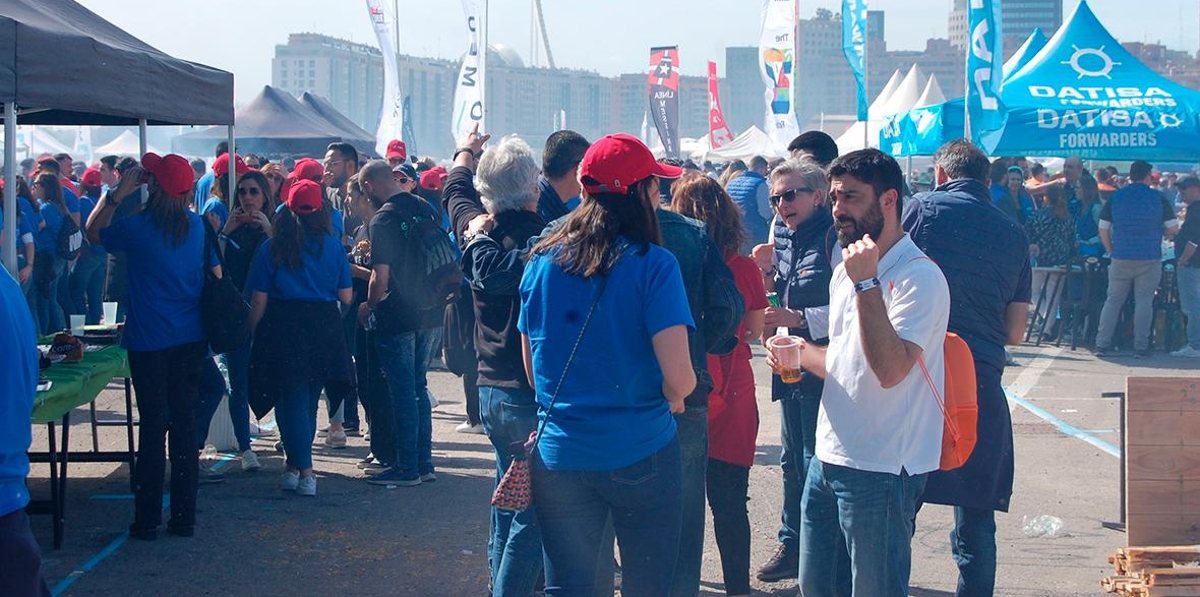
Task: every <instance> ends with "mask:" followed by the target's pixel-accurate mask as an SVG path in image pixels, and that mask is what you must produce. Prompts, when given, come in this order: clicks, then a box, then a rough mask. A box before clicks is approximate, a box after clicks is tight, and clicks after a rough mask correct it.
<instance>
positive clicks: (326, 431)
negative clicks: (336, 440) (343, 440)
mask: <svg viewBox="0 0 1200 597" xmlns="http://www.w3.org/2000/svg"><path fill="white" fill-rule="evenodd" d="M327 435H329V428H328V427H322V428H320V429H318V430H317V437H325V436H327Z"/></svg>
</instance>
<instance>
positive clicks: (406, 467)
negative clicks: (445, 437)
mask: <svg viewBox="0 0 1200 597" xmlns="http://www.w3.org/2000/svg"><path fill="white" fill-rule="evenodd" d="M434 339H435V334H434V333H433V330H417V331H415V332H405V333H403V334H381V333H378V332H377V333H376V334H375V348H376V352H377V353H378V356H379V367H380V369H382V370H383V376H384V378H385V380H386V381H387V388H388V396H389V398H390V399H391V407H392V411H393V412H394V413H395V421H396V453H395V455H394V457H393V458H391V459H390V460H391V463H392V466H394V467H395V468H396V471H397V472H398V473H399V474H400V475H401V476H403V477H406V478H409V477H416V476H419V475H424V474H427V473H432V472H433V418H432V414H431V412H430V408H429V394H428V393H427V392H426V378H425V370H426V367H428V365H429V351H430V350H432V347H433V341H434ZM382 460H385V461H387V460H389V459H387V458H383V459H382Z"/></svg>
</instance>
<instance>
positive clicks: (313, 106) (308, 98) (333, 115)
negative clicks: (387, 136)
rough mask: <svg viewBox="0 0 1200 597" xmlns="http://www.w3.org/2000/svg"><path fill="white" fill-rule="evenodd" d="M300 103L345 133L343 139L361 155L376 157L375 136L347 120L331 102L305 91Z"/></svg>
mask: <svg viewBox="0 0 1200 597" xmlns="http://www.w3.org/2000/svg"><path fill="white" fill-rule="evenodd" d="M300 103H301V104H302V105H303V106H304V107H306V108H308V109H309V110H311V111H312V112H313V113H315V114H316V115H317V116H319V117H321V118H322V119H324V120H325V121H326V122H328V123H330V124H332V125H333V126H335V127H337V128H338V129H340V130H342V131H343V132H345V134H346V136H344V137H343V138H342V139H343V140H344V141H345V142H346V143H349V144H351V145H353V146H354V148H355V149H357V150H358V151H359V153H363V154H366V155H375V135H372V134H371V133H369V132H367V131H366V130H365V129H363V128H362V127H360V126H358V124H356V123H355V122H354V121H353V120H350V119H349V118H347V117H346V115H345V114H342V113H341V112H339V111H338V109H337V108H335V107H333V104H331V103H329V100H327V99H325V98H323V97H321V96H319V95H313V94H311V93H309V92H307V91H305V92H304V93H302V94H301V95H300Z"/></svg>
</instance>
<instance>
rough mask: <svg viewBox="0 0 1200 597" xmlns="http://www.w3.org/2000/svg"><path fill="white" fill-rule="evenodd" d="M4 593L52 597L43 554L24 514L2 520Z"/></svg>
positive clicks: (0, 564)
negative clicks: (44, 575) (43, 568)
mask: <svg viewBox="0 0 1200 597" xmlns="http://www.w3.org/2000/svg"><path fill="white" fill-rule="evenodd" d="M0 590H3V593H4V595H5V596H6V597H50V589H49V588H47V587H46V580H45V579H44V578H42V552H41V549H39V548H38V543H37V539H34V538H33V531H31V530H30V529H29V516H28V515H27V514H25V511H24V510H16V511H14V512H10V513H8V514H5V515H4V516H0Z"/></svg>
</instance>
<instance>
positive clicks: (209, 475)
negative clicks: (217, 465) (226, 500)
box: [196, 466, 225, 485]
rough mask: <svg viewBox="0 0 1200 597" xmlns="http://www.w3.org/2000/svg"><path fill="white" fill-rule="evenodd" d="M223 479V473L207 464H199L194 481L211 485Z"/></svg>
mask: <svg viewBox="0 0 1200 597" xmlns="http://www.w3.org/2000/svg"><path fill="white" fill-rule="evenodd" d="M224 481H225V475H224V474H222V473H218V472H217V471H214V470H212V469H211V468H209V467H207V466H201V467H200V474H199V475H198V476H197V477H196V482H197V483H198V484H200V485H211V484H213V483H222V482H224Z"/></svg>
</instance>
